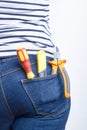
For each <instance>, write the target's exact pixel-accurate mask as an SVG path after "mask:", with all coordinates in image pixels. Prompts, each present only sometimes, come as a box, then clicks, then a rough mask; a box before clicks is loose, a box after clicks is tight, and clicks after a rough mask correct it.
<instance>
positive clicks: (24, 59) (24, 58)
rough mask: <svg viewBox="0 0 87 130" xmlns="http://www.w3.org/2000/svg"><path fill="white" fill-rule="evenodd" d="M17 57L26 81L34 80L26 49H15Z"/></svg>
mask: <svg viewBox="0 0 87 130" xmlns="http://www.w3.org/2000/svg"><path fill="white" fill-rule="evenodd" d="M17 56H18V59H19V61H20V62H21V65H22V67H23V69H24V70H25V73H26V76H27V78H28V79H32V78H34V76H35V75H34V73H33V72H32V69H31V63H30V59H29V56H28V53H27V51H26V49H25V48H24V47H19V48H18V49H17Z"/></svg>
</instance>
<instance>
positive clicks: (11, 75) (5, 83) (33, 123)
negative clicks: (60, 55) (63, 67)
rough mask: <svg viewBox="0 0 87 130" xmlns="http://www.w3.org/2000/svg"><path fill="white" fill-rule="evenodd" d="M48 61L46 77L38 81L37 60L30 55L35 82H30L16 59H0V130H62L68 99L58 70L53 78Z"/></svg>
mask: <svg viewBox="0 0 87 130" xmlns="http://www.w3.org/2000/svg"><path fill="white" fill-rule="evenodd" d="M49 60H51V58H49V57H47V76H46V77H38V73H37V65H36V56H35V55H30V61H31V66H32V70H33V72H34V74H35V78H34V79H32V80H29V79H27V78H26V74H25V72H24V70H23V69H22V67H21V64H20V62H19V61H18V58H17V57H16V56H13V57H8V58H0V130H65V126H66V122H67V119H68V116H69V111H70V98H66V97H65V95H64V79H63V76H62V74H61V71H60V69H58V72H57V74H55V75H52V74H51V72H52V68H51V66H50V65H49V63H48V61H49ZM68 87H69V86H68Z"/></svg>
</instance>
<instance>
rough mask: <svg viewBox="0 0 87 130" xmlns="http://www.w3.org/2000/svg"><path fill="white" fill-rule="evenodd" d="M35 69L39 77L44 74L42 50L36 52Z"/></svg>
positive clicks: (43, 54) (44, 56) (44, 65)
mask: <svg viewBox="0 0 87 130" xmlns="http://www.w3.org/2000/svg"><path fill="white" fill-rule="evenodd" d="M37 70H38V73H39V77H44V76H46V53H45V51H43V50H40V51H39V52H38V53H37Z"/></svg>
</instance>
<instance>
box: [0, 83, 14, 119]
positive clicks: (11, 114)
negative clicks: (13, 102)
mask: <svg viewBox="0 0 87 130" xmlns="http://www.w3.org/2000/svg"><path fill="white" fill-rule="evenodd" d="M0 86H1V90H2V95H3V99H4V102H5V104H6V106H7V108H8V111H9V114H10V116H11V117H12V119H14V117H15V116H14V114H13V112H12V111H11V109H10V106H9V104H8V101H7V99H6V96H5V92H4V89H3V87H2V83H0Z"/></svg>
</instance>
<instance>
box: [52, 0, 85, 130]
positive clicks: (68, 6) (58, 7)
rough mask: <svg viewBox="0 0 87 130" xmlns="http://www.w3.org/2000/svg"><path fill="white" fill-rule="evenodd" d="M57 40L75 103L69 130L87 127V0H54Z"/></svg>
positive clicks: (54, 25)
mask: <svg viewBox="0 0 87 130" xmlns="http://www.w3.org/2000/svg"><path fill="white" fill-rule="evenodd" d="M50 4H51V6H50V9H51V11H50V17H51V19H50V26H51V32H52V35H53V40H54V43H55V44H57V46H59V49H60V52H61V57H62V58H66V59H67V63H66V68H67V70H68V73H69V75H70V80H71V97H72V105H71V111H70V116H69V120H68V122H67V127H66V130H87V82H86V81H87V57H86V55H87V0H50Z"/></svg>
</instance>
